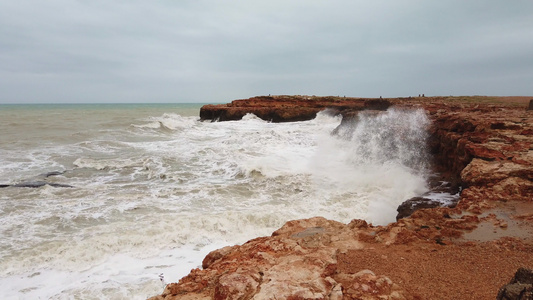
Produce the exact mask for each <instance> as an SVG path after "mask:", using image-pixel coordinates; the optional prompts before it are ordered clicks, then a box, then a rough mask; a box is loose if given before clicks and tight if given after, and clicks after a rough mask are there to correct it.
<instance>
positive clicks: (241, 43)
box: [0, 0, 533, 103]
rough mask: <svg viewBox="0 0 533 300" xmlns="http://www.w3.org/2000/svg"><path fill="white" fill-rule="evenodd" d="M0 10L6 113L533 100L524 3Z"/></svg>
mask: <svg viewBox="0 0 533 300" xmlns="http://www.w3.org/2000/svg"><path fill="white" fill-rule="evenodd" d="M0 4H1V7H2V9H1V10H0V102H15V103H22V102H213V101H216V102H226V101H229V100H232V99H234V98H246V97H250V96H254V95H259V94H316V95H350V96H369V97H371V96H379V95H383V96H408V95H417V94H418V93H425V94H426V95H434V94H443V95H449V94H455V95H461V94H487V95H532V94H533V91H532V90H531V84H530V82H532V80H533V68H532V67H533V66H532V64H533V57H532V55H531V53H533V32H532V31H531V30H530V29H531V28H533V15H532V14H533V3H531V2H530V1H516V2H513V4H512V5H511V4H509V3H503V2H500V1H468V2H466V3H465V2H464V1H458V0H453V1H440V2H435V1H431V2H428V1H415V0H407V1H401V2H399V1H394V2H391V1H348V0H344V1H341V0H334V1H327V2H326V1H300V0H297V1H278V0H273V1H268V2H266V1H261V2H257V1H255V2H254V1H240V0H238V1H203V0H199V1H162V0H161V1H98V0H96V1H67V0H50V1H6V0H0Z"/></svg>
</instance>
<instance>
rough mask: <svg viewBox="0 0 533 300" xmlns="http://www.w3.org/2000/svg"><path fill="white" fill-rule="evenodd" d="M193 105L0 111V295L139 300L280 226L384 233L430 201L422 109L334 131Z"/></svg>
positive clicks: (326, 123)
mask: <svg viewBox="0 0 533 300" xmlns="http://www.w3.org/2000/svg"><path fill="white" fill-rule="evenodd" d="M200 106H201V105H200V104H120V105H119V104H117V105H115V104H87V105H74V104H71V105H0V184H1V185H6V186H7V185H9V186H7V187H3V188H0V237H1V238H0V298H2V299H145V298H147V297H149V296H153V295H156V294H159V293H161V292H162V290H163V284H162V282H161V281H160V277H164V280H165V281H166V282H176V281H178V280H179V279H180V278H181V277H183V276H185V275H187V274H188V272H189V271H190V270H191V269H193V268H197V267H201V261H202V259H203V257H204V256H205V255H206V254H207V253H209V252H210V251H212V250H214V249H217V248H220V247H223V246H227V245H234V244H241V243H244V242H246V241H247V240H249V239H252V238H254V237H258V236H266V235H270V234H271V233H272V232H273V231H274V230H276V229H278V228H279V227H281V226H282V225H283V224H284V223H285V222H286V221H289V220H294V219H301V218H310V217H314V216H323V217H326V218H328V219H333V220H337V221H340V222H345V223H348V222H350V221H351V220H352V219H365V220H367V221H368V222H370V223H373V224H374V225H383V224H387V223H388V222H392V221H394V220H395V215H396V207H397V206H398V205H399V204H400V203H402V202H403V201H404V200H406V199H409V198H411V197H414V196H418V195H421V194H423V193H425V192H427V184H426V176H427V174H428V172H427V166H426V162H427V151H426V150H425V143H426V129H427V128H426V127H427V126H428V123H429V121H428V118H427V117H426V115H425V113H424V111H422V110H413V111H402V110H389V111H387V112H384V113H381V114H377V115H376V114H366V113H363V114H361V115H360V116H359V118H357V119H356V120H354V122H352V123H349V124H348V126H344V127H341V128H339V129H337V130H335V129H336V128H337V127H338V126H339V124H340V123H341V117H340V116H335V115H333V114H329V113H327V112H321V113H319V114H318V116H317V117H316V118H315V119H314V120H311V121H305V122H293V123H270V122H266V121H263V120H260V119H258V118H257V117H255V116H254V115H247V116H245V117H244V118H243V119H242V120H240V121H230V122H209V121H207V122H201V121H200V120H199V117H198V113H199V109H200ZM333 132H335V133H334V134H333ZM51 172H55V173H51ZM31 182H41V183H43V182H44V183H51V184H60V185H65V187H61V186H60V187H57V186H53V185H50V184H44V185H41V186H39V187H37V188H30V187H16V186H13V185H16V184H20V183H31ZM66 186H71V187H66Z"/></svg>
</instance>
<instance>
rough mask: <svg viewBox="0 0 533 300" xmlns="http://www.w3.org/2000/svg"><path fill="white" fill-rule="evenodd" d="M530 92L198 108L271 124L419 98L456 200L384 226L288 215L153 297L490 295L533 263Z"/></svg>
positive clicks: (416, 103) (205, 115)
mask: <svg viewBox="0 0 533 300" xmlns="http://www.w3.org/2000/svg"><path fill="white" fill-rule="evenodd" d="M529 99H530V98H520V97H507V98H504V97H420V98H418V97H417V98H409V99H408V98H393V99H360V98H341V97H324V99H321V98H320V97H307V96H270V97H254V98H250V99H248V101H247V100H236V101H233V102H232V103H230V104H227V105H219V106H206V107H204V108H202V113H201V114H202V116H201V117H202V119H212V120H233V119H239V116H240V117H242V116H243V115H244V114H246V113H254V114H256V115H257V116H259V117H261V118H263V119H266V120H271V121H278V122H280V121H295V120H296V121H298V120H304V119H310V118H313V117H314V115H316V113H317V112H318V111H320V110H323V109H326V108H329V109H331V110H332V111H334V113H339V114H342V115H343V116H344V118H353V117H354V116H356V115H357V113H358V112H359V111H361V110H363V109H375V110H384V109H387V107H389V106H396V107H400V108H401V107H409V108H412V107H417V108H423V109H425V110H426V112H427V114H428V116H429V117H430V119H431V120H432V125H431V126H430V128H428V131H429V133H430V140H429V147H430V150H431V154H432V155H433V160H434V164H435V166H436V168H438V169H439V171H440V172H441V173H443V174H446V176H447V177H448V178H451V179H452V180H453V181H455V182H456V184H457V185H458V186H460V187H461V193H460V198H459V201H458V203H457V204H456V205H455V207H453V208H452V207H435V208H422V209H415V210H413V211H412V212H410V213H409V216H405V217H402V218H399V219H398V221H397V222H394V223H391V224H389V225H387V226H373V225H372V224H368V223H367V222H365V221H363V220H353V221H351V222H350V223H348V224H343V223H339V222H336V221H331V220H326V219H324V218H321V217H315V218H311V219H304V220H294V221H289V222H287V223H286V224H285V225H284V226H283V227H282V228H280V229H278V230H277V231H275V232H274V233H273V234H272V236H269V237H259V238H256V239H253V240H250V241H248V242H246V243H245V244H243V245H235V246H231V247H225V248H222V249H218V250H215V251H213V252H211V253H210V254H209V255H207V256H206V257H205V259H204V261H203V264H202V268H201V269H193V270H191V273H190V274H189V275H187V276H186V277H184V278H182V279H181V280H180V281H179V282H178V283H171V284H169V285H167V286H166V288H165V290H164V292H163V293H162V294H161V295H158V296H155V297H152V298H150V299H151V300H155V299H165V300H170V299H252V298H253V299H495V298H496V297H497V295H498V291H499V289H500V287H501V286H503V285H505V284H506V283H508V282H509V279H510V278H513V275H514V274H515V271H516V270H517V269H519V268H522V267H525V268H529V269H531V268H533V255H532V253H533V110H528V109H527V106H528V103H529ZM269 108H272V109H271V110H270V109H269ZM298 112H301V114H300V115H299V114H298ZM406 200H407V199H406ZM504 294H505V295H506V293H505V292H500V295H504ZM498 297H500V296H498ZM501 297H503V296H501ZM499 299H512V298H499ZM516 299H519V298H516ZM523 299H526V298H523Z"/></svg>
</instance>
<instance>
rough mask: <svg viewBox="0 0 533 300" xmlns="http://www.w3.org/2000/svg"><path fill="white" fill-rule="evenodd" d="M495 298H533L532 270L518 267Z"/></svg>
mask: <svg viewBox="0 0 533 300" xmlns="http://www.w3.org/2000/svg"><path fill="white" fill-rule="evenodd" d="M496 299H497V300H533V270H531V269H525V268H520V269H518V270H517V271H516V273H515V275H514V277H513V279H511V281H510V282H509V284H506V285H504V286H503V287H502V288H501V289H500V290H499V292H498V296H497V297H496Z"/></svg>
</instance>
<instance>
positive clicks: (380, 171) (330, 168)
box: [314, 108, 429, 225]
mask: <svg viewBox="0 0 533 300" xmlns="http://www.w3.org/2000/svg"><path fill="white" fill-rule="evenodd" d="M428 125H429V119H428V117H427V116H426V114H425V112H424V111H423V110H421V109H419V110H398V109H394V108H393V109H389V110H387V111H385V112H381V111H379V112H377V111H363V112H360V113H358V114H357V116H356V117H355V118H351V119H349V120H347V121H346V120H344V121H343V122H342V123H341V124H340V125H339V126H338V127H337V128H335V130H334V131H333V134H332V136H328V137H323V138H322V139H321V140H320V141H319V143H318V150H317V155H316V156H315V160H316V165H315V170H314V174H315V181H316V182H317V184H318V185H319V186H320V188H319V190H321V191H322V193H323V192H325V191H329V194H328V195H327V196H328V197H330V198H339V197H347V198H349V199H351V201H350V202H351V203H353V204H355V205H354V206H362V207H360V209H361V210H363V211H364V215H360V214H358V213H355V217H359V218H362V219H365V220H367V221H370V222H373V223H374V224H378V225H383V224H386V223H389V222H392V221H394V219H395V216H396V208H397V206H398V205H399V204H401V203H402V202H403V201H405V200H406V199H409V198H411V197H413V196H416V195H420V194H422V193H424V192H426V191H427V187H426V176H427V175H428V166H429V165H428V161H429V160H428V151H427V147H426V143H427V137H428V133H427V126H428ZM343 201H344V200H343ZM345 209H348V207H345Z"/></svg>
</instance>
